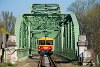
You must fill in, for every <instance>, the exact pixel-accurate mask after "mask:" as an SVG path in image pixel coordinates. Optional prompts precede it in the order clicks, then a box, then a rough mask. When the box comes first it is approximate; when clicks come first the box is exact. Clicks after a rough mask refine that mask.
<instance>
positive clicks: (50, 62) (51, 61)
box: [48, 56, 57, 67]
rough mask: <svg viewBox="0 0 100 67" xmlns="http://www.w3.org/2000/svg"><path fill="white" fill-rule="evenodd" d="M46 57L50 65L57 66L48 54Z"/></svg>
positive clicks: (51, 66)
mask: <svg viewBox="0 0 100 67" xmlns="http://www.w3.org/2000/svg"><path fill="white" fill-rule="evenodd" d="M48 59H49V64H50V67H57V65H56V63H55V62H54V60H53V59H52V58H51V56H48Z"/></svg>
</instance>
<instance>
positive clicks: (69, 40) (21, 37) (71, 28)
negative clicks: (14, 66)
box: [15, 4, 79, 58]
mask: <svg viewBox="0 0 100 67" xmlns="http://www.w3.org/2000/svg"><path fill="white" fill-rule="evenodd" d="M15 34H16V40H17V42H16V45H17V49H18V51H17V54H18V58H24V57H27V56H29V55H31V54H33V53H37V47H38V44H37V39H38V38H40V37H51V38H54V39H55V44H54V45H55V50H54V53H56V54H61V55H63V56H66V57H69V58H76V51H77V42H78V35H79V25H78V22H77V19H76V16H75V15H73V14H62V13H61V11H60V6H59V5H58V4H33V5H32V10H31V13H30V14H23V15H21V16H20V17H18V18H17V22H16V28H15Z"/></svg>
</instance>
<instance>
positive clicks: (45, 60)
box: [38, 55, 57, 67]
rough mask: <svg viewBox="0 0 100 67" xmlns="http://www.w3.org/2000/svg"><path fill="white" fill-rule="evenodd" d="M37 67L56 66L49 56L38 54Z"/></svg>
mask: <svg viewBox="0 0 100 67" xmlns="http://www.w3.org/2000/svg"><path fill="white" fill-rule="evenodd" d="M38 67H57V66H56V63H55V62H54V60H53V59H52V57H51V56H48V55H45V56H40V61H39V63H38Z"/></svg>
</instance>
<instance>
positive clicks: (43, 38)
mask: <svg viewBox="0 0 100 67" xmlns="http://www.w3.org/2000/svg"><path fill="white" fill-rule="evenodd" d="M45 39H46V40H53V38H48V37H46V38H45V37H42V38H39V39H38V40H45Z"/></svg>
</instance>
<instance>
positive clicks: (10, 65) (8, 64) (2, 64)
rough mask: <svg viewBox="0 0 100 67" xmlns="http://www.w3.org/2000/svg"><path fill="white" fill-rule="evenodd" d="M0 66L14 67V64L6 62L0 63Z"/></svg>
mask: <svg viewBox="0 0 100 67" xmlns="http://www.w3.org/2000/svg"><path fill="white" fill-rule="evenodd" d="M0 67H16V66H15V65H14V64H12V63H10V62H8V63H0Z"/></svg>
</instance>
